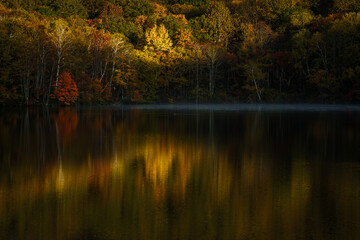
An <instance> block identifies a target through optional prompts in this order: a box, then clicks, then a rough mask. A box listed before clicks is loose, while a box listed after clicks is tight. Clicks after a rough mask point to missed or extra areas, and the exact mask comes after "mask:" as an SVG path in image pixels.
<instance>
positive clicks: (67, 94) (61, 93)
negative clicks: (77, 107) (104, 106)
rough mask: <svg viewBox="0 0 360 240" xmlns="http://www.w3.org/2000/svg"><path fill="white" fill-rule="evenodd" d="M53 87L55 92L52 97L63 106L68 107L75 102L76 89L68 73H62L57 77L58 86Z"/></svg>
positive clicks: (77, 92) (77, 95) (76, 96)
mask: <svg viewBox="0 0 360 240" xmlns="http://www.w3.org/2000/svg"><path fill="white" fill-rule="evenodd" d="M54 87H55V91H54V93H53V95H52V97H53V98H55V99H57V100H59V101H60V102H62V103H64V104H65V105H70V104H71V103H74V102H76V100H77V99H78V97H79V90H78V87H77V86H76V83H75V81H74V79H72V78H71V75H70V73H68V72H64V73H62V74H61V75H59V81H58V84H57V86H54Z"/></svg>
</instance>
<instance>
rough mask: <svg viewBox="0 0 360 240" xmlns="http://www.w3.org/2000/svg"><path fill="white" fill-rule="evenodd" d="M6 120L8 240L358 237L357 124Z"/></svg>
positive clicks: (247, 119)
mask: <svg viewBox="0 0 360 240" xmlns="http://www.w3.org/2000/svg"><path fill="white" fill-rule="evenodd" d="M0 116H1V117H0V158H1V161H0V239H355V238H357V237H360V230H359V228H358V226H359V224H360V201H359V196H360V178H359V169H360V168H359V167H360V164H359V161H358V159H360V158H359V157H360V153H359V150H358V144H357V143H358V142H359V141H360V134H359V133H360V131H359V130H360V129H359V125H358V124H357V123H358V122H360V121H359V120H360V113H358V112H343V113H339V112H287V111H269V112H263V111H245V112H244V111H242V112H241V111H235V112H224V111H212V110H209V111H207V110H202V111H201V110H191V111H190V110H189V111H186V110H181V111H180V110H173V111H171V110H160V109H158V110H156V111H155V110H146V109H143V110H140V109H112V108H83V109H73V108H61V109H58V110H54V109H51V110H49V109H31V108H28V109H22V110H21V111H20V110H16V111H6V112H5V111H4V110H2V113H1V115H0Z"/></svg>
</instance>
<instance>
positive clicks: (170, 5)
mask: <svg viewBox="0 0 360 240" xmlns="http://www.w3.org/2000/svg"><path fill="white" fill-rule="evenodd" d="M359 30H360V2H359V1H357V0H346V1H345V0H332V1H328V0H242V1H237V0H226V1H211V0H205V1H192V0H163V1H151V0H108V1H105V0H87V1H85V0H68V1H65V0H2V1H1V3H0V102H3V103H23V104H49V103H56V102H61V103H63V104H67V105H69V104H72V103H75V102H77V103H105V102H119V101H121V102H179V101H194V102H195V101H196V102H197V101H258V102H269V101H302V102H304V101H312V102H313V101H327V102H343V101H347V102H358V101H359V100H360V77H359V74H360V47H359V46H360V31H359Z"/></svg>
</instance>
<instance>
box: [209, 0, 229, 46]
mask: <svg viewBox="0 0 360 240" xmlns="http://www.w3.org/2000/svg"><path fill="white" fill-rule="evenodd" d="M208 21H209V25H210V30H211V32H212V39H213V42H214V43H216V44H223V45H227V44H228V40H229V37H230V36H231V34H232V33H233V31H234V25H233V22H232V18H231V14H230V11H229V9H228V8H227V7H226V5H225V4H224V3H223V2H215V3H214V5H213V6H212V8H211V11H210V14H209V15H208Z"/></svg>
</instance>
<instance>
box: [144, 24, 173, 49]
mask: <svg viewBox="0 0 360 240" xmlns="http://www.w3.org/2000/svg"><path fill="white" fill-rule="evenodd" d="M145 41H146V47H145V48H147V49H150V50H161V51H167V50H170V48H171V47H172V45H173V43H172V41H171V39H170V36H169V33H168V31H167V29H166V28H165V26H164V25H163V24H161V25H160V26H157V25H155V26H154V27H153V28H151V29H150V30H148V31H146V32H145Z"/></svg>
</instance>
